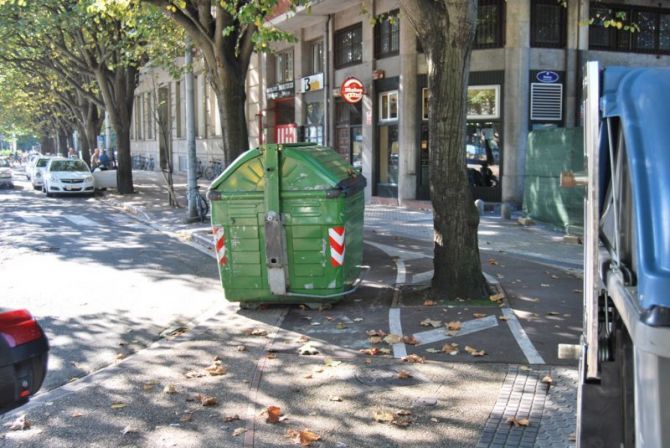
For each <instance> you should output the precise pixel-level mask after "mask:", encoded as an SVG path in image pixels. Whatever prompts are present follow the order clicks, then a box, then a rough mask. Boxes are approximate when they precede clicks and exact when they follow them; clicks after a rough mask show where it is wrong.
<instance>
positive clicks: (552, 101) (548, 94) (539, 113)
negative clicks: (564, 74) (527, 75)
mask: <svg viewBox="0 0 670 448" xmlns="http://www.w3.org/2000/svg"><path fill="white" fill-rule="evenodd" d="M562 118H563V84H546V83H541V82H534V83H531V85H530V119H531V120H539V121H561V119H562Z"/></svg>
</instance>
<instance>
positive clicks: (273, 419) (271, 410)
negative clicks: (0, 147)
mask: <svg viewBox="0 0 670 448" xmlns="http://www.w3.org/2000/svg"><path fill="white" fill-rule="evenodd" d="M267 413H268V417H267V419H265V421H266V422H268V423H279V421H280V420H279V419H280V418H281V408H280V407H278V406H268V408H267Z"/></svg>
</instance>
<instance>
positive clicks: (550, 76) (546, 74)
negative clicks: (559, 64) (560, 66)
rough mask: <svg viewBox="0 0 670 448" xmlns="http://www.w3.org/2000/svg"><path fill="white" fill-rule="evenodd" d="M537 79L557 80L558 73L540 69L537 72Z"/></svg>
mask: <svg viewBox="0 0 670 448" xmlns="http://www.w3.org/2000/svg"><path fill="white" fill-rule="evenodd" d="M536 77H537V80H538V81H540V82H556V81H558V73H556V72H551V71H549V70H544V71H541V72H539V73H538V74H537V76H536Z"/></svg>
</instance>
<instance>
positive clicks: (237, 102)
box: [209, 67, 249, 167]
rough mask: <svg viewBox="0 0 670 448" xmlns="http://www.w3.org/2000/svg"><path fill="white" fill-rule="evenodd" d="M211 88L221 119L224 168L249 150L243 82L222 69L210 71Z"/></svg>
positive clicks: (245, 97)
mask: <svg viewBox="0 0 670 448" xmlns="http://www.w3.org/2000/svg"><path fill="white" fill-rule="evenodd" d="M209 74H210V79H212V80H214V81H213V82H212V83H211V84H212V88H213V89H214V93H215V94H216V99H217V104H218V107H219V116H220V117H221V136H222V139H223V161H224V167H227V166H229V165H230V164H231V163H232V162H233V161H234V160H235V159H236V158H237V157H238V156H239V155H240V154H242V153H243V152H245V151H246V150H248V149H249V134H248V132H247V116H246V111H245V103H246V100H247V95H246V93H245V87H246V86H245V81H244V78H243V77H242V78H241V79H240V78H238V77H237V76H234V75H231V74H229V73H226V72H225V71H224V69H223V67H219V68H218V70H217V71H216V72H212V71H211V70H210V73H209Z"/></svg>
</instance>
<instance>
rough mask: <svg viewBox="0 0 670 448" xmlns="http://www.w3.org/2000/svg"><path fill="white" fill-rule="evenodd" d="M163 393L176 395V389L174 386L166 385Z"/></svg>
mask: <svg viewBox="0 0 670 448" xmlns="http://www.w3.org/2000/svg"><path fill="white" fill-rule="evenodd" d="M163 393H164V394H176V393H177V388H176V387H175V385H174V384H166V385H165V387H164V388H163Z"/></svg>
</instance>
